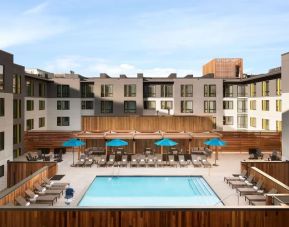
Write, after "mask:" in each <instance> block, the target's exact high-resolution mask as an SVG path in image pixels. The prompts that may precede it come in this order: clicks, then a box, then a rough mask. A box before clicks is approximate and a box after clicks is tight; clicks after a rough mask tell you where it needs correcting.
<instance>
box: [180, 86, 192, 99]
mask: <svg viewBox="0 0 289 227" xmlns="http://www.w3.org/2000/svg"><path fill="white" fill-rule="evenodd" d="M181 97H193V85H192V84H182V85H181Z"/></svg>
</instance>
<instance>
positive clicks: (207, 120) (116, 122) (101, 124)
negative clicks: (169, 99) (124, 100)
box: [82, 116, 213, 132]
mask: <svg viewBox="0 0 289 227" xmlns="http://www.w3.org/2000/svg"><path fill="white" fill-rule="evenodd" d="M212 129H213V122H212V119H211V117H201V116H190V117H185V116H169V117H168V116H128V117H107V116H106V117H99V116H84V117H82V130H84V131H110V130H136V131H140V132H154V131H158V130H162V131H165V132H176V131H177V132H180V131H188V132H204V131H211V130H212Z"/></svg>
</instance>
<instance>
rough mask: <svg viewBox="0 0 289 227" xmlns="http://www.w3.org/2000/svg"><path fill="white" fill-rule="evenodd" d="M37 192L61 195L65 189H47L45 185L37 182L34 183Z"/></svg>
mask: <svg viewBox="0 0 289 227" xmlns="http://www.w3.org/2000/svg"><path fill="white" fill-rule="evenodd" d="M34 187H35V192H36V193H37V194H40V195H57V196H58V197H60V195H61V194H63V191H64V190H63V189H57V188H53V187H52V188H50V189H47V188H45V187H41V186H40V184H38V183H36V184H34Z"/></svg>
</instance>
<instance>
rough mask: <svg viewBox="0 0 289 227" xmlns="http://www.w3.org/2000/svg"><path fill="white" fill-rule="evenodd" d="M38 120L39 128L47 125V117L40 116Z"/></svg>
mask: <svg viewBox="0 0 289 227" xmlns="http://www.w3.org/2000/svg"><path fill="white" fill-rule="evenodd" d="M38 120H39V121H38V125H39V128H43V127H45V117H40V118H39V119H38Z"/></svg>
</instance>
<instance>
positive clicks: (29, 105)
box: [26, 100, 34, 111]
mask: <svg viewBox="0 0 289 227" xmlns="http://www.w3.org/2000/svg"><path fill="white" fill-rule="evenodd" d="M26 110H27V111H32V110H34V101H33V100H27V101H26Z"/></svg>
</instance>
